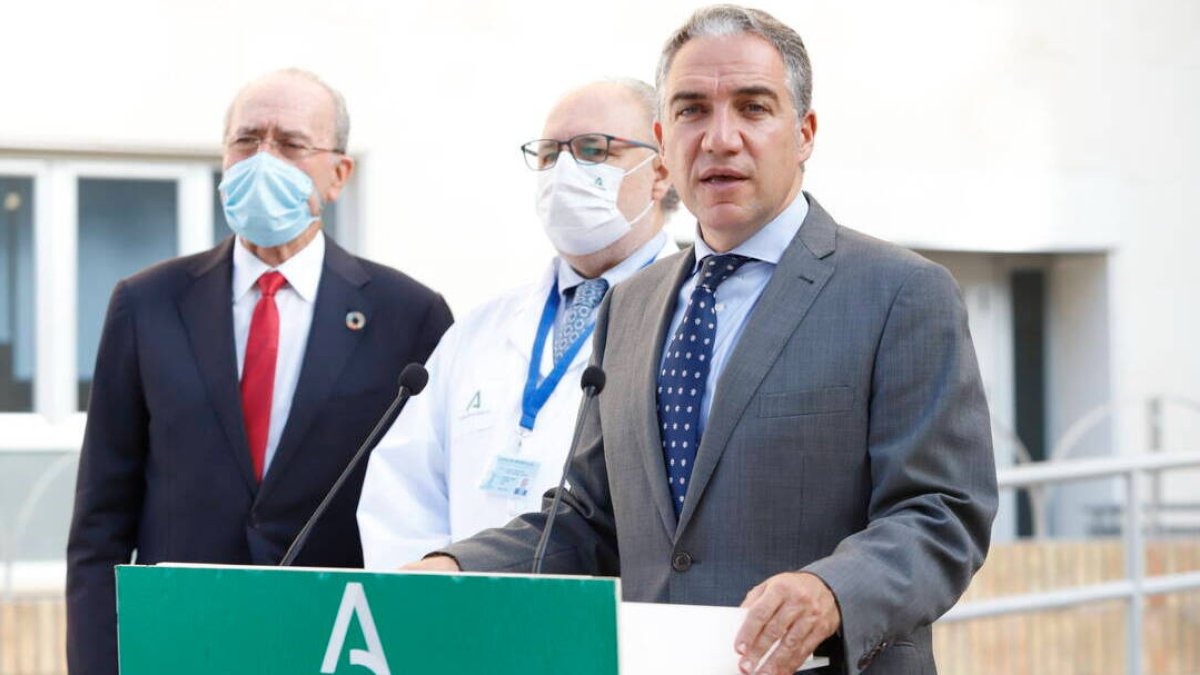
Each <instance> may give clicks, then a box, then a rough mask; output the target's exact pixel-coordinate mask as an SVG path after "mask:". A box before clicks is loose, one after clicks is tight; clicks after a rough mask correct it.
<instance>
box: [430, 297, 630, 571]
mask: <svg viewBox="0 0 1200 675" xmlns="http://www.w3.org/2000/svg"><path fill="white" fill-rule="evenodd" d="M611 297H612V296H611V295H609V296H608V297H606V298H605V299H604V302H603V303H601V305H600V309H599V310H598V311H597V313H596V329H595V331H594V332H593V334H592V335H593V337H592V348H593V352H592V364H593V365H598V366H601V367H603V354H604V344H605V336H606V330H607V325H608V309H609V299H610V298H611ZM604 395H605V394H604V393H601V394H600V396H604ZM598 403H599V402H598V401H592V402H591V403H590V404H589V403H588V400H587V399H586V398H585V399H584V400H583V401H581V402H580V410H579V414H581V415H583V416H584V417H583V427H582V429H581V431H580V436H579V442H578V443H577V444H576V446H575V457H574V459H572V461H571V465H570V468H569V471H568V474H567V481H568V488H567V490H566V491H565V492H564V493H563V499H562V503H561V504H560V505H559V511H558V516H557V517H556V519H555V521H554V531H553V533H552V534H551V538H550V541H549V542H548V543H547V545H546V556H545V558H544V561H543V565H542V571H543V572H546V573H549V574H588V575H597V576H618V575H620V563H619V560H618V556H617V532H616V522H615V518H614V516H613V509H612V501H611V494H610V493H609V489H608V468H607V464H606V463H605V459H604V435H603V433H602V427H601V422H600V406H599V405H598ZM554 493H555V490H554V489H552V490H550V491H548V492H547V493H546V494H545V496H544V497H543V500H542V511H541V512H539V513H527V514H525V515H522V516H519V517H518V518H516V519H515V520H513V521H512V522H510V523H508V525H505V526H504V527H503V528H495V529H490V530H484V531H483V532H481V533H479V534H477V535H475V536H473V537H471V538H469V539H465V540H463V541H460V542H458V543H455V544H451V545H450V546H449V547H447V548H446V549H445V550H443V551H439V553H445V554H448V555H451V556H453V557H454V558H455V559H457V560H458V564H459V566H460V567H462V569H464V570H467V571H480V572H529V571H530V570H531V569H532V565H533V553H534V550H535V549H536V548H537V543H538V539H539V538H540V537H541V535H542V529H543V528H544V527H545V524H546V517H547V516H548V515H549V512H550V507H551V506H552V501H553V499H554Z"/></svg>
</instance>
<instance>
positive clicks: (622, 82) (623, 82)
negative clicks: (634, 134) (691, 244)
mask: <svg viewBox="0 0 1200 675" xmlns="http://www.w3.org/2000/svg"><path fill="white" fill-rule="evenodd" d="M602 82H606V83H608V84H615V85H618V86H620V87H623V88H624V89H625V90H626V91H628V92H629V93H630V94H632V95H633V98H634V99H635V100H636V101H637V102H638V104H639V105H641V107H642V111H643V112H644V113H645V116H646V122H647V123H648V124H649V125H650V127H651V128H649V129H647V130H648V131H650V132H651V137H653V126H654V120H655V118H656V117H657V115H656V111H657V106H658V94H657V93H656V92H655V90H654V87H651V86H650V85H649V84H647V83H646V82H643V81H641V80H639V79H637V78H635V77H613V78H609V79H606V80H602ZM659 154H660V155H661V154H662V152H661V149H660V151H659ZM659 204H660V205H661V206H662V210H663V212H664V213H671V212H673V211H675V210H676V209H678V208H679V193H678V192H676V191H675V186H674V185H672V186H671V187H669V188H668V189H667V194H665V195H663V198H662V200H661V201H660V202H659Z"/></svg>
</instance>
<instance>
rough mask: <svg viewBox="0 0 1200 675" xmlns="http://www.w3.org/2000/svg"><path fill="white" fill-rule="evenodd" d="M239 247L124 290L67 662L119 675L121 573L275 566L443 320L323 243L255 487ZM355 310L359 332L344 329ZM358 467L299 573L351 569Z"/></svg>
mask: <svg viewBox="0 0 1200 675" xmlns="http://www.w3.org/2000/svg"><path fill="white" fill-rule="evenodd" d="M233 245H234V238H233V237H230V238H228V239H226V240H225V241H224V242H223V243H221V244H220V245H218V246H217V247H216V248H214V249H212V250H210V251H206V252H204V253H200V254H197V255H192V256H187V257H183V258H177V259H174V260H170V261H167V262H164V263H161V264H159V265H156V266H154V267H151V268H149V269H147V270H145V271H143V272H141V273H139V274H137V275H135V276H133V277H130V278H128V279H125V280H123V281H121V282H120V283H119V284H117V287H116V289H115V290H114V291H113V294H112V300H111V302H110V304H109V308H108V316H107V318H106V319H105V322H104V331H103V334H102V336H101V340H100V351H99V355H98V357H97V359H96V371H95V377H94V379H93V385H92V396H91V402H90V404H89V411H88V421H87V431H86V432H85V435H84V441H83V449H82V451H81V455H80V463H79V476H78V481H77V486H76V492H75V511H74V516H73V518H72V522H71V531H70V539H69V543H68V545H67V655H68V665H69V667H70V670H71V672H72V673H74V674H75V675H92V674H95V673H112V674H115V673H116V672H117V645H116V641H117V640H116V611H115V584H114V572H113V566H114V565H117V564H123V563H127V562H129V561H130V559H131V556H132V555H133V553H134V551H136V556H137V562H138V563H140V564H153V563H157V562H164V561H172V562H203V563H230V564H247V565H273V564H276V563H278V562H279V560H280V559H281V558H282V557H283V554H284V552H285V550H286V549H287V547H288V545H289V544H290V543H291V540H292V538H293V537H294V536H295V535H296V533H297V532H298V531H299V530H300V528H301V527H302V526H303V524H304V522H305V521H306V520H307V519H308V517H309V516H310V515H311V514H312V512H313V510H314V509H315V508H316V506H317V504H318V503H319V502H320V500H321V499H322V497H323V496H324V495H325V493H326V491H327V490H328V489H329V488H330V487H331V486H332V484H333V482H334V481H335V480H336V479H337V476H338V474H340V473H341V471H342V470H343V469H344V467H345V466H346V464H347V463H348V461H349V460H350V458H351V456H352V455H353V454H354V452H355V450H356V449H357V447H358V446H359V445H360V444H361V443H362V441H363V440H364V439H365V438H366V436H367V434H368V433H369V432H370V430H371V428H372V426H374V424H375V423H376V421H377V420H378V419H379V417H380V416H381V415H382V414H383V413H384V411H385V410H386V408H387V406H388V404H389V403H390V402H391V400H392V398H393V397H394V396H395V394H396V391H397V379H398V377H399V374H400V371H401V370H402V369H403V368H404V366H405V365H407V364H408V363H411V362H424V361H425V359H426V358H427V357H428V356H429V354H430V352H432V351H433V348H434V346H436V345H437V342H438V340H439V339H440V338H441V335H442V333H443V332H444V331H445V330H446V328H447V327H449V325H450V323H451V321H452V318H451V315H450V309H449V307H447V306H446V303H445V301H444V300H443V299H442V298H441V296H440V295H438V294H436V293H434V292H433V291H431V290H430V289H428V288H426V287H424V286H422V285H421V284H419V283H417V282H416V281H414V280H413V279H411V278H409V277H407V276H405V275H404V274H402V273H400V272H397V271H396V270H393V269H391V268H388V267H384V266H382V265H377V264H374V263H371V262H368V261H366V260H362V259H360V258H355V257H353V256H351V255H349V254H348V253H346V251H344V250H343V249H341V248H340V247H338V246H337V245H336V244H335V243H334V242H333V241H332V240H329V239H327V240H326V250H325V266H324V269H323V271H322V273H321V282H320V286H319V290H318V291H317V301H316V306H315V308H314V311H313V320H312V328H311V330H310V333H309V338H308V346H307V349H306V351H305V354H304V362H303V365H302V368H301V372H300V379H299V382H298V384H297V386H296V393H295V398H294V399H293V402H292V408H291V412H290V414H289V416H288V420H287V423H286V426H285V427H284V430H283V434H282V436H281V438H280V441H279V446H278V449H277V451H276V454H275V456H274V458H273V460H272V463H271V465H270V467H269V469H268V471H267V474H266V476H265V477H264V479H263V482H262V484H261V485H259V484H257V483H256V481H255V480H254V475H253V469H252V467H251V461H250V450H249V446H248V445H247V441H246V432H245V424H244V422H243V420H242V411H241V397H240V391H239V384H238V372H237V357H236V353H235V344H234V335H233V310H232V298H233V293H232V289H231V283H232V273H233V256H232V251H233ZM352 311H359V312H362V313H363V315H365V316H366V324H365V326H363V327H362V328H361V329H360V330H351V329H350V328H349V327H348V326H347V320H346V315H347V313H349V312H352ZM365 467H366V462H363V463H362V465H361V466H360V467H359V469H358V471H357V472H356V473H355V474H354V476H353V477H352V479H351V480H350V481H349V483H348V484H347V485H346V486H345V488H344V489H343V490H342V492H341V493H340V495H339V497H338V498H337V499H336V500H335V501H334V502H333V504H332V505H331V507H330V509H329V511H328V512H327V513H326V514H325V516H324V518H323V519H322V521H321V522H320V523H319V524H318V525H317V526H316V528H315V529H314V530H313V534H312V538H311V539H310V540H309V542H308V544H307V546H306V548H305V549H304V551H303V553H301V555H300V556H299V558H298V559H297V560H296V564H297V565H305V566H322V567H361V566H362V550H361V545H360V543H359V535H358V526H357V523H356V521H355V508H356V506H357V504H358V497H359V492H360V491H361V488H362V479H363V471H364V470H365Z"/></svg>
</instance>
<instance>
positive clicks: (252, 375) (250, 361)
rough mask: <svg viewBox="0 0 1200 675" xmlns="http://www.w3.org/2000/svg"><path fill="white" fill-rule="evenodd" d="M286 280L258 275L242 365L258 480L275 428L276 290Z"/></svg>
mask: <svg viewBox="0 0 1200 675" xmlns="http://www.w3.org/2000/svg"><path fill="white" fill-rule="evenodd" d="M285 283H287V280H286V279H284V278H283V275H282V274H280V273H279V272H267V273H266V274H263V275H262V276H261V277H259V278H258V290H259V291H261V292H262V297H260V298H259V299H258V304H257V305H255V306H254V318H252V319H251V320H250V337H249V338H247V339H246V358H245V361H244V362H243V364H242V417H243V418H244V419H245V420H246V439H247V440H248V441H250V460H251V461H252V462H254V479H255V480H257V481H259V482H261V481H262V475H263V464H264V463H265V461H266V457H267V433H268V432H269V431H270V430H271V401H272V395H273V393H274V391H275V357H276V355H277V354H278V353H279V309H278V308H276V307H275V292H276V291H278V290H279V289H280V288H281V287H283V285H284V284H285Z"/></svg>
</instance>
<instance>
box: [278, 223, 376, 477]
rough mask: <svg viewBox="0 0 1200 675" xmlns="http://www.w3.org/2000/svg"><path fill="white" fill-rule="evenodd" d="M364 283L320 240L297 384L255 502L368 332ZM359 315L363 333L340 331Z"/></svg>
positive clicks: (340, 253) (361, 274)
mask: <svg viewBox="0 0 1200 675" xmlns="http://www.w3.org/2000/svg"><path fill="white" fill-rule="evenodd" d="M369 280H370V277H369V276H368V275H367V272H366V270H364V269H363V268H362V266H361V265H359V264H358V262H357V261H356V260H355V259H354V258H353V257H351V256H350V254H348V253H346V252H345V251H344V250H343V249H342V248H341V247H339V246H338V245H337V244H335V243H334V242H333V240H332V239H329V238H326V239H325V267H324V269H323V270H322V271H321V283H320V285H319V286H318V290H317V304H316V306H315V307H314V308H313V318H312V327H311V328H309V332H308V344H307V346H306V347H305V349H304V361H303V364H302V365H301V367H300V379H299V380H298V381H297V382H296V393H295V395H294V396H293V397H292V408H291V411H290V412H289V413H288V419H287V423H286V424H285V425H284V427H283V433H282V434H281V435H280V438H279V446H278V447H277V448H276V450H275V456H274V458H273V459H272V460H271V465H270V466H269V467H268V468H267V474H266V476H264V478H263V485H262V490H261V491H260V493H259V499H262V498H263V497H264V495H266V494H268V493H270V492H271V490H273V489H274V486H275V485H276V484H277V483H278V482H279V481H280V480H281V477H282V476H283V475H284V473H285V472H284V469H285V468H286V467H287V464H288V463H289V462H291V461H292V459H294V458H295V456H296V454H297V452H298V451H299V448H300V445H301V442H302V441H303V439H304V436H305V434H306V432H307V431H308V427H309V425H310V424H311V423H312V420H313V418H314V417H315V416H316V415H317V414H318V413H319V411H320V410H321V408H322V407H323V406H324V405H325V402H326V401H327V400H328V399H329V396H330V394H331V393H332V392H333V389H334V386H335V385H336V383H337V380H338V377H339V376H340V375H341V374H342V369H343V368H344V367H345V366H346V363H347V361H349V359H350V355H351V354H353V353H354V350H355V349H356V348H357V347H358V345H359V343H360V342H361V341H362V336H363V333H365V332H366V331H367V330H370V329H371V328H370V325H371V318H372V317H371V314H372V312H371V310H372V307H371V304H370V303H369V302H368V301H367V298H366V296H365V295H364V294H363V292H362V287H363V286H365V285H366V284H367V282H368V281H369ZM352 311H358V312H362V313H363V315H364V316H366V319H367V327H366V328H365V329H364V330H350V329H349V328H347V326H346V315H347V314H348V313H349V312H352Z"/></svg>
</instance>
